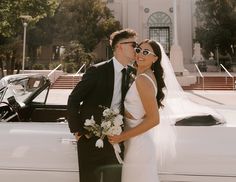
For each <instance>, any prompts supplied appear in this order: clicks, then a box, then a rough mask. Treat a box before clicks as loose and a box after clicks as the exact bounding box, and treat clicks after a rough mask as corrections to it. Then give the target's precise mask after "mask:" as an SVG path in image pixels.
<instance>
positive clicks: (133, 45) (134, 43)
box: [120, 41, 138, 48]
mask: <svg viewBox="0 0 236 182" xmlns="http://www.w3.org/2000/svg"><path fill="white" fill-rule="evenodd" d="M120 44H131V46H132V47H133V48H135V47H138V43H137V42H134V41H132V42H120Z"/></svg>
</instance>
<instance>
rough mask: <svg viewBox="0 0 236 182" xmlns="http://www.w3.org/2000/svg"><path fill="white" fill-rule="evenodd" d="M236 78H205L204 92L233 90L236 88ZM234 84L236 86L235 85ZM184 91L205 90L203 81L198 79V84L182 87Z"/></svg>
mask: <svg viewBox="0 0 236 182" xmlns="http://www.w3.org/2000/svg"><path fill="white" fill-rule="evenodd" d="M235 81H236V77H234V80H233V79H232V78H231V77H224V76H204V90H233V89H234V87H235ZM233 82H234V84H233ZM182 88H183V89H184V90H203V79H202V78H201V77H197V83H195V84H191V85H189V86H182Z"/></svg>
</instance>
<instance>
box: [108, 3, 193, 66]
mask: <svg viewBox="0 0 236 182" xmlns="http://www.w3.org/2000/svg"><path fill="white" fill-rule="evenodd" d="M195 1H196V0H176V10H177V11H176V14H177V35H178V43H179V45H180V47H181V48H182V51H183V63H184V65H186V66H187V65H189V64H191V63H192V56H193V38H194V27H195V26H196V21H195V16H194V11H195ZM173 5H174V0H107V6H108V7H109V8H110V9H111V10H112V12H113V14H114V16H115V18H116V19H117V20H118V21H120V23H121V25H122V27H123V28H132V29H134V30H136V31H137V32H138V37H139V41H141V40H143V39H146V38H149V39H154V40H157V41H159V42H160V43H161V44H162V45H163V47H164V48H165V51H166V53H167V54H168V55H170V48H171V46H172V44H173V40H174V13H173V10H174V8H175V7H173Z"/></svg>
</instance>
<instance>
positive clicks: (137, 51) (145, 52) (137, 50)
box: [134, 47, 156, 56]
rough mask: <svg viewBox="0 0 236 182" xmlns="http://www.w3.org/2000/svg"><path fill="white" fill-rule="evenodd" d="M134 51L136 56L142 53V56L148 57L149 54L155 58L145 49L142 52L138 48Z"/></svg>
mask: <svg viewBox="0 0 236 182" xmlns="http://www.w3.org/2000/svg"><path fill="white" fill-rule="evenodd" d="M134 50H135V52H136V53H137V54H139V53H142V55H143V56H148V55H149V54H151V55H153V56H156V54H154V53H153V52H151V51H149V50H146V49H144V50H142V49H141V48H140V47H135V48H134Z"/></svg>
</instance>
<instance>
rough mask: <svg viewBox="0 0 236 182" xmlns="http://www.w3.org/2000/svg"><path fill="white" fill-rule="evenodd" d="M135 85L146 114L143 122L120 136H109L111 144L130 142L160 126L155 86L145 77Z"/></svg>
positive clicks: (139, 79) (140, 78) (141, 77)
mask: <svg viewBox="0 0 236 182" xmlns="http://www.w3.org/2000/svg"><path fill="white" fill-rule="evenodd" d="M135 83H136V86H137V90H138V93H139V96H140V98H141V101H142V104H143V107H144V110H145V113H146V114H145V117H144V119H143V122H141V123H140V124H139V125H137V126H136V127H134V128H131V129H129V130H127V131H124V132H122V133H121V134H120V135H116V136H109V141H110V142H111V143H119V142H122V141H125V140H128V139H129V138H131V137H135V136H137V135H140V134H142V133H144V132H146V131H147V130H149V129H151V128H153V127H154V126H156V125H158V124H159V111H158V105H157V100H156V96H155V89H154V86H153V84H152V83H151V82H150V80H148V79H147V78H146V77H144V76H139V77H138V78H137V79H136V80H135Z"/></svg>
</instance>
